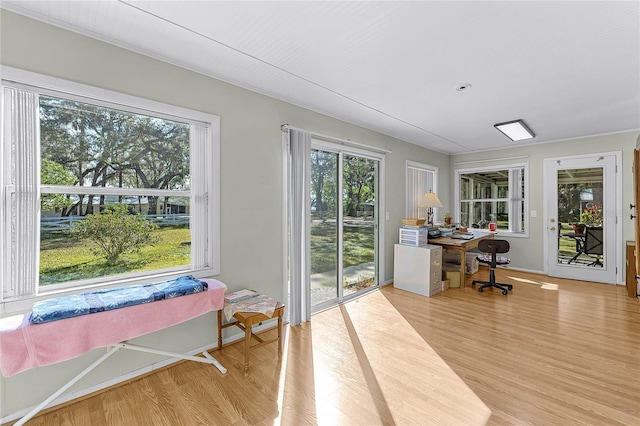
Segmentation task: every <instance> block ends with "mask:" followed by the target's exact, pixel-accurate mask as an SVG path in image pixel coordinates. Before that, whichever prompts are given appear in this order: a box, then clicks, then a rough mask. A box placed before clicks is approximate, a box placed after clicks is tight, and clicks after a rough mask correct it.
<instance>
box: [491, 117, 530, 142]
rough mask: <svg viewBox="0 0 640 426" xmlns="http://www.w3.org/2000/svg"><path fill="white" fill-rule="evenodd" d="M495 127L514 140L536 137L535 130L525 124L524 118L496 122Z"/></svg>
mask: <svg viewBox="0 0 640 426" xmlns="http://www.w3.org/2000/svg"><path fill="white" fill-rule="evenodd" d="M493 127H495V128H496V129H498V130H500V131H501V132H502V133H504V134H505V135H506V136H507V137H508V138H509V139H511V140H512V141H514V142H515V141H522V140H525V139H532V138H534V137H535V135H534V134H533V132H532V131H531V130H530V129H529V128H528V127H527V126H526V124H524V122H523V121H522V120H514V121H508V122H506V123H498V124H494V125H493Z"/></svg>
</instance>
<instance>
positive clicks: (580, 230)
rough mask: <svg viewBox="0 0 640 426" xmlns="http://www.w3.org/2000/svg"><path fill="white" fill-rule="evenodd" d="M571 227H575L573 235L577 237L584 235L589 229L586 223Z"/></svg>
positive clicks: (573, 224) (574, 224)
mask: <svg viewBox="0 0 640 426" xmlns="http://www.w3.org/2000/svg"><path fill="white" fill-rule="evenodd" d="M571 226H572V227H573V233H574V234H576V235H582V234H584V228H586V227H587V225H585V224H584V223H572V224H571Z"/></svg>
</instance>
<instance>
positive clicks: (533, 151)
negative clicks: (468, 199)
mask: <svg viewBox="0 0 640 426" xmlns="http://www.w3.org/2000/svg"><path fill="white" fill-rule="evenodd" d="M559 119H561V117H560V118H559ZM637 137H638V132H637V131H635V132H626V133H618V134H613V135H606V136H596V137H589V138H579V139H572V140H567V141H562V142H559V143H546V144H538V145H524V146H522V147H517V148H510V149H503V150H498V151H487V152H477V153H473V154H465V155H454V156H451V168H450V180H451V182H453V180H454V179H455V170H456V169H461V168H469V167H474V166H478V167H481V166H492V165H504V164H509V163H529V174H530V176H529V210H536V211H537V217H535V218H532V217H529V237H528V238H507V239H508V240H509V242H510V244H511V250H510V252H509V258H510V259H511V266H512V267H515V268H520V269H526V270H531V271H538V272H542V271H544V270H545V265H544V250H545V247H544V234H545V233H546V232H548V231H547V226H546V224H545V223H544V221H543V218H544V210H543V205H544V176H543V165H544V160H545V159H546V158H554V157H564V156H571V155H581V154H590V153H598V152H612V151H622V171H621V173H622V188H621V194H622V207H623V209H622V211H620V212H617V214H618V219H619V220H621V221H622V225H623V228H622V239H623V241H622V242H621V243H622V244H623V245H624V241H626V240H633V239H634V238H635V237H634V229H633V222H632V221H631V220H630V219H629V209H628V207H629V204H633V180H632V171H631V169H632V163H633V149H634V147H635V141H636V138H637ZM514 145H516V143H514ZM520 156H527V157H528V158H519V159H515V160H500V159H502V158H512V157H520ZM482 160H484V161H482ZM467 161H474V162H475V161H482V162H477V163H474V164H471V165H469V164H456V163H464V162H467ZM452 184H453V183H452ZM452 202H453V200H452ZM529 216H530V212H529ZM622 254H623V256H624V251H623V252H622ZM622 264H623V265H624V259H623V262H622ZM623 276H624V274H623Z"/></svg>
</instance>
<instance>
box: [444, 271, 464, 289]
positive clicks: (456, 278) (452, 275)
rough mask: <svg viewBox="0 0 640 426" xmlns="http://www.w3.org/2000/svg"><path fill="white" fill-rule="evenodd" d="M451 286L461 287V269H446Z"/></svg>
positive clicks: (446, 275)
mask: <svg viewBox="0 0 640 426" xmlns="http://www.w3.org/2000/svg"><path fill="white" fill-rule="evenodd" d="M445 277H446V279H447V280H449V287H450V288H460V271H445Z"/></svg>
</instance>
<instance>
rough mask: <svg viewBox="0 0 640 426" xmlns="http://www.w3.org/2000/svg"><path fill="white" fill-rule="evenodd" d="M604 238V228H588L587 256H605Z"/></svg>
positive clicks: (585, 244) (585, 243)
mask: <svg viewBox="0 0 640 426" xmlns="http://www.w3.org/2000/svg"><path fill="white" fill-rule="evenodd" d="M602 236H603V231H602V228H590V227H587V228H586V229H585V234H584V252H585V253H586V254H603V245H602Z"/></svg>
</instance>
